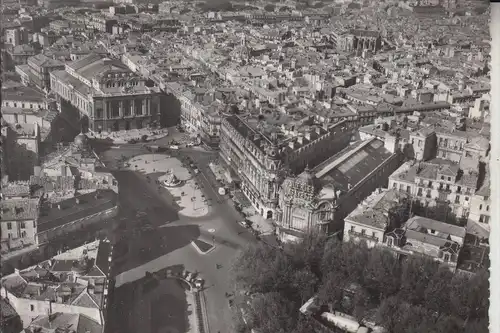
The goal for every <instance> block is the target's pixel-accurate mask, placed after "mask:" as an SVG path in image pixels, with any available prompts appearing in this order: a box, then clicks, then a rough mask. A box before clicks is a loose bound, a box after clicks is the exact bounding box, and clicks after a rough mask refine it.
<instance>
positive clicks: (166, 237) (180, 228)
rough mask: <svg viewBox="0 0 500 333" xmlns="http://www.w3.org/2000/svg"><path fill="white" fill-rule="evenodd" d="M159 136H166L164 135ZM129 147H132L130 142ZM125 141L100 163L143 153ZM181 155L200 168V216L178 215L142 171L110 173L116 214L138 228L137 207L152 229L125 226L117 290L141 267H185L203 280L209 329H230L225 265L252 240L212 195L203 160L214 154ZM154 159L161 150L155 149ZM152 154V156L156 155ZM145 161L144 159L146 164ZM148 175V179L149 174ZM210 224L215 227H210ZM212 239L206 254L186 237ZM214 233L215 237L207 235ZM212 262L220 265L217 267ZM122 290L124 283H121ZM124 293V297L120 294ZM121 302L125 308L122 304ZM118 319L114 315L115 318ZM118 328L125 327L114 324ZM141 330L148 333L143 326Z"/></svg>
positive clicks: (213, 189)
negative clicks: (205, 208)
mask: <svg viewBox="0 0 500 333" xmlns="http://www.w3.org/2000/svg"><path fill="white" fill-rule="evenodd" d="M161 140H170V139H169V138H168V137H167V138H165V139H161ZM132 147H133V146H132ZM128 148H131V147H128V145H124V146H123V147H120V149H109V150H107V151H106V152H104V153H103V154H102V156H103V158H104V159H105V162H107V163H109V164H112V163H111V162H113V161H114V160H116V159H119V157H120V156H121V155H125V156H127V157H128V158H131V157H133V156H136V155H142V154H144V153H145V152H141V151H140V149H138V148H136V147H134V148H133V149H128ZM181 153H182V155H183V156H185V155H189V156H190V157H192V159H193V161H195V163H196V164H197V166H198V168H199V170H200V173H199V174H198V175H194V178H195V179H196V181H197V183H198V184H199V187H200V190H201V191H203V193H204V194H205V196H206V198H207V201H208V204H209V205H210V206H211V207H210V211H209V213H208V215H206V216H203V217H191V216H183V215H182V214H179V212H178V211H177V210H178V209H177V208H176V207H175V205H172V198H171V195H170V193H169V192H168V191H167V190H166V189H164V188H161V189H160V188H159V185H158V184H156V183H155V182H154V179H152V180H150V181H148V180H147V178H146V175H144V174H142V173H140V172H133V171H130V170H122V171H115V172H114V174H115V177H116V179H117V180H118V183H119V185H120V192H119V196H120V205H121V213H120V215H121V216H123V217H125V218H127V217H129V219H130V220H131V221H130V224H131V225H133V226H136V228H137V227H141V224H142V223H144V222H141V221H139V220H138V219H137V218H135V214H136V212H137V211H144V212H146V215H147V221H148V223H149V224H151V226H152V228H153V231H152V232H150V233H149V234H148V233H146V232H144V233H141V232H138V231H133V232H132V231H130V232H129V233H130V236H128V237H127V238H125V239H124V241H123V242H124V243H126V245H127V247H128V254H127V255H126V257H125V258H126V259H125V260H122V261H120V263H119V264H117V267H116V268H115V269H116V272H117V274H118V276H117V277H116V282H117V284H119V285H120V284H122V286H123V287H120V288H118V289H117V293H120V290H122V288H125V285H123V283H125V282H131V281H134V280H137V279H140V278H141V277H143V276H144V275H145V272H146V271H157V270H160V269H162V268H164V267H167V266H172V265H182V266H183V267H184V269H186V270H189V271H194V272H199V274H200V276H201V277H202V278H203V279H204V280H205V282H206V284H205V286H206V290H205V295H206V302H207V304H206V305H207V315H208V322H209V325H210V331H211V332H213V333H216V332H219V331H220V332H231V331H232V330H231V325H232V314H231V310H230V309H229V306H228V300H227V299H226V296H225V293H226V292H231V284H230V281H229V271H228V269H229V267H230V263H231V261H232V259H233V258H234V255H235V254H236V251H237V249H239V248H241V247H242V246H245V245H246V244H248V243H249V242H255V241H256V240H255V237H254V236H253V235H251V234H250V233H249V232H248V231H247V230H246V229H244V228H243V227H242V226H240V225H239V224H238V223H237V222H238V221H239V220H241V219H242V217H241V216H240V215H239V214H238V213H237V212H236V211H235V209H234V207H232V205H230V204H229V203H227V202H226V201H225V198H224V197H220V196H219V195H218V194H217V187H216V186H214V185H213V184H211V183H210V180H209V179H211V177H213V175H212V176H211V175H210V171H209V170H208V163H209V161H210V160H212V159H213V158H214V155H215V154H216V153H213V152H203V151H199V150H198V151H196V150H193V149H191V150H187V149H186V150H185V151H184V150H183V151H181ZM155 156H157V157H158V158H160V157H161V154H155ZM155 158H156V157H155ZM148 164H149V163H148ZM150 178H153V177H152V175H150ZM213 229H215V230H213ZM200 237H201V238H203V239H208V240H211V239H214V240H215V242H216V244H217V246H216V248H215V249H214V250H213V251H211V252H210V253H207V254H200V253H198V252H197V251H196V250H195V249H194V247H193V246H192V245H191V244H190V242H191V241H192V240H194V239H197V238H200ZM212 237H214V238H212ZM217 264H220V265H221V266H219V268H218V267H217ZM125 289H126V288H125ZM120 297H125V298H127V297H126V296H123V295H122V296H120ZM134 302H135V301H134V298H133V297H132V298H131V299H130V300H129V301H124V302H122V303H123V304H121V305H120V306H119V307H118V309H117V310H116V311H118V313H117V314H115V315H114V316H115V317H114V318H115V319H114V320H113V321H117V320H118V322H117V323H115V324H114V325H120V324H123V323H120V319H119V318H120V314H121V313H122V312H123V311H128V310H126V307H127V306H130V305H127V304H128V303H134ZM123 307H125V309H123ZM117 318H118V319H117ZM118 327H119V328H120V329H122V331H123V330H124V331H125V332H127V331H128V330H126V329H125V328H122V327H120V326H118ZM144 332H145V333H149V332H146V331H144Z"/></svg>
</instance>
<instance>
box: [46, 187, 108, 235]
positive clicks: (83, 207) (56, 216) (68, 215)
mask: <svg viewBox="0 0 500 333" xmlns="http://www.w3.org/2000/svg"><path fill="white" fill-rule="evenodd" d="M96 194H98V197H96ZM77 199H78V200H80V203H77V202H76V201H77ZM116 200H117V197H116V193H115V192H113V191H112V190H97V191H95V192H91V193H87V194H82V195H80V196H78V197H74V198H70V199H67V200H64V201H61V202H59V203H57V204H54V205H53V207H52V208H50V206H49V207H47V204H45V205H44V207H43V208H42V212H43V213H42V214H41V216H40V218H39V220H38V232H39V233H41V232H44V231H47V230H50V229H54V228H57V227H61V226H63V225H65V224H66V223H68V222H71V221H74V220H78V219H81V218H84V217H86V216H89V215H92V214H96V213H99V212H101V211H103V210H107V209H110V208H113V207H115V206H116ZM59 205H60V206H61V208H62V209H59V208H58V206H59Z"/></svg>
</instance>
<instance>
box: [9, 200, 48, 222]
mask: <svg viewBox="0 0 500 333" xmlns="http://www.w3.org/2000/svg"><path fill="white" fill-rule="evenodd" d="M0 207H1V216H0V221H1V222H6V221H23V220H35V219H37V218H38V211H39V207H40V206H39V199H29V198H22V199H4V200H1V201H0Z"/></svg>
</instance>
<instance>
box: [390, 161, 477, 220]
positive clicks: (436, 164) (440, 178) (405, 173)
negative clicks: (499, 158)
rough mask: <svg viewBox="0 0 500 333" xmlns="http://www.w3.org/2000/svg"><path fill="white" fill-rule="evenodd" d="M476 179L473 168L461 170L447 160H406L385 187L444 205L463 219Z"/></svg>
mask: <svg viewBox="0 0 500 333" xmlns="http://www.w3.org/2000/svg"><path fill="white" fill-rule="evenodd" d="M478 179H479V174H478V172H477V171H476V170H462V169H460V166H459V165H458V164H456V163H453V162H451V161H448V160H443V159H433V160H430V161H427V162H415V161H409V162H406V163H405V164H403V165H402V166H401V167H400V168H399V169H398V170H396V171H395V172H394V173H393V174H392V175H390V176H389V188H391V189H395V190H399V191H403V192H407V193H408V194H410V195H411V196H412V197H413V199H414V200H418V201H420V202H421V203H422V204H423V205H425V206H430V207H432V206H436V205H437V204H439V203H443V204H447V205H449V206H450V208H451V209H452V212H453V213H454V214H455V215H456V216H458V217H464V218H467V217H468V215H469V212H470V204H471V198H472V196H473V195H474V194H475V192H476V189H477V186H478Z"/></svg>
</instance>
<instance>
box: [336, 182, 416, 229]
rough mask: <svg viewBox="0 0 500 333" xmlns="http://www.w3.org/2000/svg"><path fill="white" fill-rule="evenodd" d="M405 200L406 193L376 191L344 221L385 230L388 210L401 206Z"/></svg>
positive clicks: (386, 190) (385, 190)
mask: <svg viewBox="0 0 500 333" xmlns="http://www.w3.org/2000/svg"><path fill="white" fill-rule="evenodd" d="M407 198H408V195H407V194H406V193H403V192H399V191H396V190H392V189H389V190H388V189H383V190H381V191H378V190H377V191H375V192H374V193H372V194H371V195H370V196H369V197H367V198H366V199H365V200H363V202H362V203H361V204H359V205H358V206H357V207H356V209H354V210H353V211H352V212H351V213H350V214H349V215H348V216H347V217H346V218H345V220H347V221H352V222H354V223H359V224H361V225H366V226H371V227H373V228H378V229H384V230H385V229H386V228H387V227H388V222H389V219H388V213H389V212H390V210H391V209H393V208H397V207H398V206H400V205H402V202H403V201H404V200H405V199H407Z"/></svg>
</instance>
